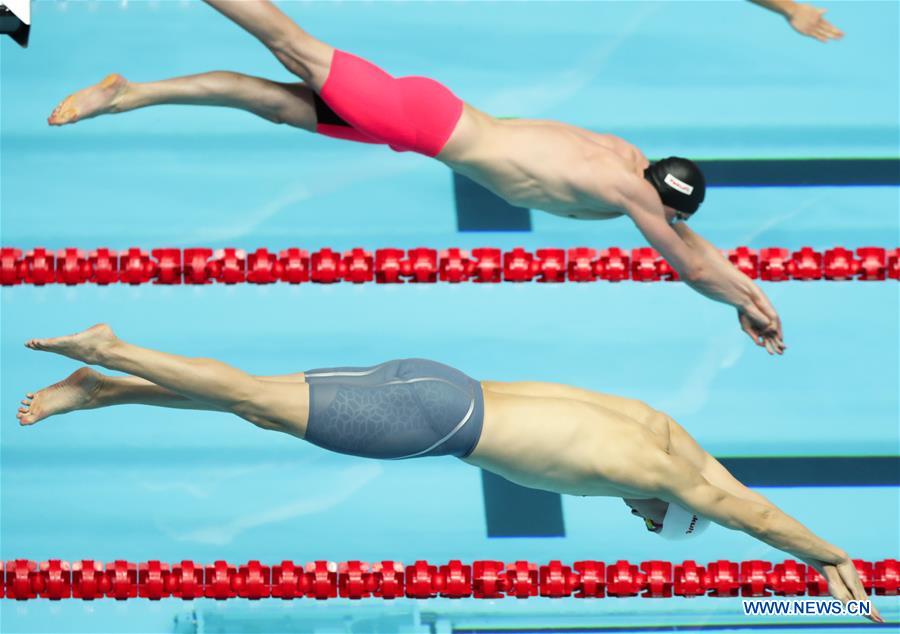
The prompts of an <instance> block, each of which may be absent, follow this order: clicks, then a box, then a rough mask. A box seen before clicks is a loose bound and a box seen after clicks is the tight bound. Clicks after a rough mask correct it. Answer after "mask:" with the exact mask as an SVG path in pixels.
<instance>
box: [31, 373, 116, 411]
mask: <svg viewBox="0 0 900 634" xmlns="http://www.w3.org/2000/svg"><path fill="white" fill-rule="evenodd" d="M102 385H103V375H102V374H99V373H98V372H95V371H94V370H92V369H90V368H80V369H78V370H75V371H74V372H73V373H72V374H70V375H69V376H68V377H67V378H65V379H63V380H62V381H60V382H59V383H54V384H53V385H50V386H48V387H45V388H44V389H43V390H39V391H38V392H36V393H28V394H27V395H26V397H25V399H24V400H23V401H22V407H20V408H19V412H18V413H17V414H16V418H18V419H19V424H20V425H33V424H34V423H36V422H38V421H39V420H44V419H45V418H48V417H50V416H54V415H56V414H67V413H68V412H74V411H77V410H80V409H87V408H90V407H92V406H93V405H94V403H95V402H96V400H97V394H98V393H99V392H100V388H101V387H102Z"/></svg>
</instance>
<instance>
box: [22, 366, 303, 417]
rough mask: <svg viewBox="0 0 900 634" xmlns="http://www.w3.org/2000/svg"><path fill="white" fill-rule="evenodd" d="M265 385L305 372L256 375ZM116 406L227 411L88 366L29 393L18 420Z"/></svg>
mask: <svg viewBox="0 0 900 634" xmlns="http://www.w3.org/2000/svg"><path fill="white" fill-rule="evenodd" d="M255 378H257V379H259V380H260V381H263V382H274V383H293V384H295V385H296V384H301V383H304V382H305V379H304V374H303V373H302V372H300V373H296V374H285V375H278V376H257V377H255ZM115 405H148V406H152V407H166V408H173V409H190V410H204V411H217V412H225V411H227V410H224V409H222V408H221V407H218V406H216V405H213V404H211V403H207V402H204V401H198V400H194V399H190V398H188V397H186V396H182V395H181V394H178V393H177V392H173V391H171V390H167V389H166V388H164V387H160V386H158V385H156V384H155V383H151V382H150V381H147V380H146V379H142V378H140V377H136V376H108V375H105V374H101V373H99V372H97V371H96V370H93V369H92V368H89V367H83V368H79V369H78V370H76V371H75V372H73V373H72V374H70V375H69V376H68V377H66V378H65V379H63V380H62V381H60V382H58V383H54V384H53V385H50V386H47V387H45V388H44V389H42V390H38V391H37V392H29V393H28V394H27V395H26V398H25V399H24V400H22V407H20V408H19V412H18V414H17V415H16V418H18V419H19V422H20V423H21V424H22V425H33V424H34V423H37V422H39V421H41V420H43V419H45V418H49V417H50V416H57V415H59V414H68V413H70V412H76V411H81V410H85V409H100V408H103V407H112V406H115ZM256 424H257V425H259V426H260V427H264V428H266V429H273V428H275V427H277V426H275V425H274V424H271V423H269V422H268V421H260V422H256Z"/></svg>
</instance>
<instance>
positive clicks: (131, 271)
mask: <svg viewBox="0 0 900 634" xmlns="http://www.w3.org/2000/svg"><path fill="white" fill-rule="evenodd" d="M726 255H727V257H728V258H729V259H730V260H731V262H732V263H734V265H735V266H736V267H737V268H738V269H739V270H740V271H741V272H743V273H744V274H746V275H747V276H748V277H750V278H752V279H761V280H764V281H767V282H782V281H788V280H803V281H811V280H829V281H846V280H858V281H884V280H900V248H893V249H885V248H882V247H859V248H857V249H856V250H855V251H854V250H851V249H847V248H844V247H834V248H831V249H828V250H826V251H824V252H820V251H816V250H815V249H813V248H812V247H803V248H802V249H799V250H797V251H790V250H788V249H785V248H781V247H772V248H767V249H760V250H758V251H757V250H754V249H750V248H748V247H737V248H736V249H732V250H730V251H728V252H727V253H726ZM677 279H678V276H677V274H676V273H675V272H674V271H673V270H672V268H671V267H670V266H669V265H668V263H667V262H666V261H665V260H663V259H662V258H661V257H660V256H659V254H658V253H657V252H656V251H655V250H654V249H651V248H648V247H643V248H638V249H631V250H630V251H628V250H624V249H620V248H618V247H610V248H606V249H594V248H590V247H577V248H571V249H558V248H552V249H551V248H548V249H537V250H536V251H535V252H533V253H532V252H530V251H526V250H525V249H523V248H521V247H516V248H514V249H512V250H510V251H505V252H504V251H501V250H500V249H498V248H495V247H484V248H478V249H472V250H471V251H467V250H464V249H458V248H449V249H443V250H440V251H438V250H437V249H430V248H424V247H420V248H416V249H409V250H403V249H395V248H383V249H377V250H375V252H374V255H373V254H372V252H371V251H366V250H365V249H362V248H355V249H351V250H349V251H346V252H344V253H341V252H336V251H333V250H331V249H329V248H323V249H319V250H318V251H313V252H312V253H310V252H309V251H306V250H303V249H299V248H291V249H283V250H282V251H280V252H278V253H276V252H273V251H269V250H268V249H257V250H256V251H253V252H250V253H248V252H246V251H244V250H242V249H234V248H226V249H218V250H213V249H209V248H195V249H183V250H182V249H170V248H159V249H151V250H149V251H147V250H146V249H140V248H138V247H132V248H130V249H126V250H124V251H120V252H116V251H113V250H112V249H106V248H98V249H94V250H90V251H87V250H83V249H77V248H66V249H60V250H59V251H57V252H53V251H52V250H47V249H44V248H34V249H31V250H27V251H23V250H22V249H18V248H14V247H3V248H0V285H2V286H14V285H18V284H31V285H35V286H42V285H45V284H65V285H78V284H87V283H90V284H99V285H106V284H117V283H118V284H132V285H138V284H149V283H154V284H210V283H212V282H218V283H223V284H241V283H249V284H272V283H275V282H284V283H288V284H302V283H306V282H313V283H317V284H333V283H336V282H341V281H344V282H351V283H354V284H363V283H367V282H375V283H378V284H400V283H404V282H412V283H435V282H438V281H440V282H449V283H459V282H476V283H499V282H531V281H536V282H546V283H554V282H556V283H558V282H566V281H568V282H595V281H607V282H621V281H625V280H633V281H636V282H659V281H675V280H677Z"/></svg>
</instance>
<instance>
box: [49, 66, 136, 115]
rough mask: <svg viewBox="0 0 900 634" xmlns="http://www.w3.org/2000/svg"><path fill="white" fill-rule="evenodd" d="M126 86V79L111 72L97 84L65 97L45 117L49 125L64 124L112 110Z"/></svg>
mask: <svg viewBox="0 0 900 634" xmlns="http://www.w3.org/2000/svg"><path fill="white" fill-rule="evenodd" d="M126 88H128V80H126V79H125V78H124V77H122V76H121V75H119V74H116V73H113V74H112V75H108V76H107V77H106V79H104V80H103V81H101V82H100V83H99V84H94V85H93V86H89V87H88V88H85V89H84V90H79V91H78V92H76V93H75V94H72V95H69V96H68V97H66V98H65V99H64V100H63V101H62V102H61V103H60V104H59V105H58V106H56V108H55V109H54V110H53V112H52V113H51V114H50V116H49V117H48V118H47V123H49V124H50V125H66V124H67V123H75V122H76V121H81V120H82V119H90V118H91V117H96V116H98V115H101V114H107V113H109V112H114V111H115V109H116V103H117V102H118V100H119V99H120V98H121V97H122V94H123V93H124V92H125V89H126Z"/></svg>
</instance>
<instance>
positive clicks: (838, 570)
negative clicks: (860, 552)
mask: <svg viewBox="0 0 900 634" xmlns="http://www.w3.org/2000/svg"><path fill="white" fill-rule="evenodd" d="M803 562H804V563H805V564H806V565H807V566H810V567H811V568H814V569H815V570H816V571H818V573H819V574H820V575H822V576H823V577H825V580H826V581H827V582H828V592H829V594H831V596H833V597H834V598H835V599H837V600H838V601H840V602H841V603H843V604H844V605H847V601H867V600H868V599H869V597H868V595H867V594H866V590H865V588H863V584H862V580H861V579H860V578H859V572H858V571H857V570H856V566H854V565H853V562H852V561H851V560H850V557H849V556H848V555H847V554H844V556H843V557H842V558H841V559H840V560H839V561H838V563H836V564H830V563H827V562H824V561H819V560H817V559H804V560H803ZM866 618H867V619H869V620H870V621H872V622H873V623H884V619H883V618H881V614H879V613H878V610H876V609H875V606H874V605H872V613H871V614H870V615H868V616H866Z"/></svg>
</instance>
